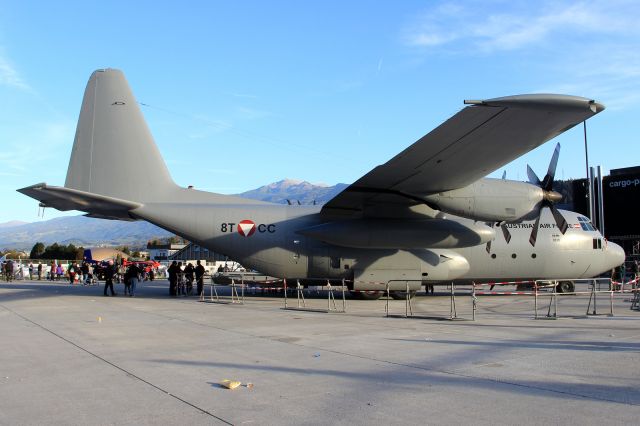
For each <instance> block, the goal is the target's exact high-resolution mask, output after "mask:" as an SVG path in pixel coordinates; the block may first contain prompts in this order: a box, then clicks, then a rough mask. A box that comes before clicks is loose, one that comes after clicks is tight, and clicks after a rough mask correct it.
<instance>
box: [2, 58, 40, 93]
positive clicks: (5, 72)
mask: <svg viewBox="0 0 640 426" xmlns="http://www.w3.org/2000/svg"><path fill="white" fill-rule="evenodd" d="M0 85H3V86H9V87H14V88H17V89H21V90H26V91H28V92H32V91H33V89H31V87H30V86H29V85H28V84H27V83H26V82H25V81H24V80H23V79H22V77H20V75H19V74H18V71H16V69H15V68H14V67H13V65H12V64H11V62H10V61H9V59H8V58H7V57H6V55H5V54H4V52H3V51H2V49H1V48H0Z"/></svg>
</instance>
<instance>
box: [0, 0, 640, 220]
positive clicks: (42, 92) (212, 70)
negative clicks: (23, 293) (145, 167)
mask: <svg viewBox="0 0 640 426" xmlns="http://www.w3.org/2000/svg"><path fill="white" fill-rule="evenodd" d="M639 22H640V2H637V1H617V0H613V1H608V2H581V1H567V2H562V1H550V2H545V1H540V2H529V1H522V2H520V1H487V0H483V1H466V2H437V1H403V2H365V1H363V2H358V1H353V2H344V1H339V2H338V1H336V2H333V1H322V2H293V1H290V2H279V1H268V2H262V1H255V2H251V1H243V2H222V1H206V2H205V1H202V2H171V3H170V4H169V3H168V2H145V1H136V2H120V1H109V2H86V1H82V2H80V1H78V2H73V1H63V2H40V1H25V0H21V1H1V0H0V99H2V104H1V105H2V110H1V111H2V114H1V117H0V137H1V139H0V140H1V141H2V142H1V145H0V146H1V149H0V194H1V197H2V200H3V202H2V205H3V208H2V209H0V223H2V222H6V221H9V220H25V221H36V220H39V219H38V217H37V211H38V209H37V203H36V201H34V200H32V199H30V198H28V197H26V196H23V195H21V194H19V193H17V192H15V190H16V189H17V188H22V187H24V186H28V185H31V184H34V183H37V182H47V183H49V184H52V185H62V184H64V179H65V175H66V169H67V164H68V160H69V154H70V152H71V145H72V142H73V135H74V132H75V125H76V120H77V117H78V113H79V109H80V103H81V100H82V96H83V92H84V87H85V84H86V82H87V79H88V78H89V75H90V74H91V72H92V71H93V70H94V69H97V68H105V67H112V68H119V69H122V70H123V71H124V72H125V75H126V76H127V79H128V81H129V84H130V85H131V87H132V89H133V92H134V94H135V96H136V97H137V99H138V101H139V102H141V103H144V104H145V105H146V106H143V107H142V110H143V113H144V114H145V117H146V118H147V121H148V124H149V126H150V128H151V131H152V133H153V135H154V137H155V139H156V142H157V144H158V146H159V148H160V151H161V152H162V154H163V155H164V157H165V159H166V161H167V165H168V167H169V170H170V171H171V173H172V175H173V177H174V179H175V180H176V182H177V183H179V184H181V185H184V186H186V185H195V186H196V187H197V188H200V189H205V190H210V191H214V192H220V193H239V192H243V191H246V190H250V189H254V188H256V187H259V186H261V185H264V184H268V183H271V182H274V181H278V180H281V179H283V178H293V179H300V180H307V181H310V182H312V183H321V182H322V183H326V184H330V185H333V184H335V183H338V182H345V183H351V182H353V181H355V180H356V179H358V178H359V177H360V176H362V175H363V174H365V173H366V172H367V171H369V170H370V169H371V168H373V167H375V166H376V165H377V164H381V163H384V162H385V161H387V160H388V159H389V158H391V157H393V156H394V155H395V154H397V153H398V152H400V151H401V150H403V149H404V148H405V147H407V146H408V145H410V144H411V143H413V142H414V141H415V140H417V139H418V138H420V137H421V136H423V135H424V134H426V133H428V132H429V131H430V130H432V129H433V128H434V127H436V126H437V125H438V124H440V123H442V122H443V121H444V120H446V119H447V118H448V117H450V116H451V115H452V114H454V113H455V112H456V111H458V110H459V109H460V108H462V107H463V104H462V102H463V100H464V99H483V98H484V99H487V98H493V97H499V96H506V95H513V94H521V93H564V94H571V95H579V96H585V97H589V98H592V99H596V100H598V101H600V102H602V103H604V104H605V105H606V106H607V109H606V110H605V111H604V112H603V113H601V114H599V115H598V116H596V117H594V118H593V119H592V120H590V121H589V122H588V131H589V133H588V136H589V156H590V161H591V163H592V165H595V164H600V165H602V166H603V168H604V169H605V171H606V172H608V170H610V169H612V168H620V167H630V166H636V165H640V155H638V154H639V151H640V148H639V144H638V143H637V141H636V135H637V134H638V133H639V130H640V120H639V119H638V118H637V115H638V114H637V112H636V109H637V104H638V103H639V102H640V25H638V23H639ZM556 140H557V141H559V142H561V143H562V152H561V155H560V162H559V164H558V172H557V177H558V178H571V177H574V178H579V177H583V176H584V174H585V163H584V142H583V134H582V127H581V126H580V127H577V128H574V129H572V130H571V131H569V132H567V133H566V134H564V135H562V136H560V137H559V138H557V139H556ZM554 145H555V144H554V143H553V142H550V143H547V144H545V145H543V146H542V147H540V148H538V149H537V150H535V151H533V152H531V153H529V154H527V155H526V156H524V157H522V158H520V159H518V160H516V161H515V162H513V163H511V164H509V165H507V166H506V167H505V168H503V169H500V170H499V171H497V172H496V173H494V175H495V176H499V175H500V174H501V173H502V170H507V176H508V178H510V179H519V180H525V179H526V164H527V163H529V164H531V166H532V167H533V168H534V170H536V172H537V173H538V175H540V176H541V177H542V176H543V175H544V173H545V171H546V168H547V165H548V161H549V158H550V157H551V154H552V152H553V148H554ZM76 214H77V213H76ZM57 215H60V213H57V212H55V211H53V210H48V211H47V213H46V216H45V219H50V218H52V217H54V216H57Z"/></svg>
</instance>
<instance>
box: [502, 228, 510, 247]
mask: <svg viewBox="0 0 640 426" xmlns="http://www.w3.org/2000/svg"><path fill="white" fill-rule="evenodd" d="M500 228H501V229H502V235H504V240H505V241H506V242H507V244H509V242H510V241H511V232H509V228H507V225H505V224H504V223H503V224H502V225H501V226H500Z"/></svg>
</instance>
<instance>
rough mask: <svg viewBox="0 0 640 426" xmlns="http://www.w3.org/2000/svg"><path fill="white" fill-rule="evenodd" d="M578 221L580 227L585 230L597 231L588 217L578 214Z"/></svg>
mask: <svg viewBox="0 0 640 426" xmlns="http://www.w3.org/2000/svg"><path fill="white" fill-rule="evenodd" d="M578 222H579V223H580V227H581V228H582V230H583V231H595V228H594V227H593V225H591V221H590V220H589V219H588V218H586V217H584V216H578Z"/></svg>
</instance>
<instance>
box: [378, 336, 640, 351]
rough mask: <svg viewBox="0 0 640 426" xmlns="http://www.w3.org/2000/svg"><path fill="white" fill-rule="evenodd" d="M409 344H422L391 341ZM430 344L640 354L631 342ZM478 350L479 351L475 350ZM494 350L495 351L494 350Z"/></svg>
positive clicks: (452, 341) (432, 340) (411, 340)
mask: <svg viewBox="0 0 640 426" xmlns="http://www.w3.org/2000/svg"><path fill="white" fill-rule="evenodd" d="M389 340H397V341H407V342H422V340H418V339H389ZM429 343H440V344H443V345H455V346H469V348H468V350H470V351H471V350H474V349H473V348H472V347H476V348H499V349H502V348H509V349H513V348H522V349H542V350H558V349H560V350H569V351H597V352H600V351H602V352H639V353H640V343H631V342H605V341H601V342H594V341H590V342H585V341H574V342H569V341H554V340H547V341H544V342H532V341H530V340H505V341H482V342H480V341H460V340H440V339H429ZM475 350H477V349H475ZM492 350H494V349H492Z"/></svg>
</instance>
